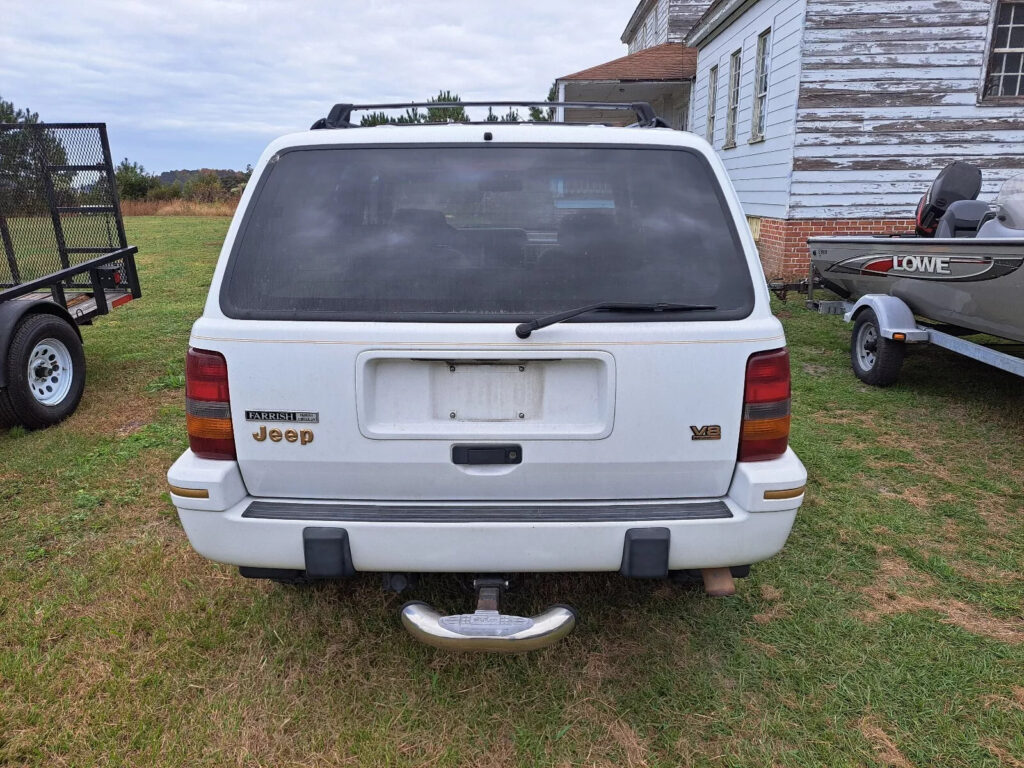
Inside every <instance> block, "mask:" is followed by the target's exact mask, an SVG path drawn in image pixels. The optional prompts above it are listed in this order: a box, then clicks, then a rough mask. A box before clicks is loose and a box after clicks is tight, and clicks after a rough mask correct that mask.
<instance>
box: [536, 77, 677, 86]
mask: <svg viewBox="0 0 1024 768" xmlns="http://www.w3.org/2000/svg"><path fill="white" fill-rule="evenodd" d="M693 80H694V78H692V77H673V78H663V77H623V78H619V79H617V80H609V79H607V78H597V79H594V80H583V79H579V78H571V77H560V78H558V79H557V80H555V82H556V83H588V84H593V83H607V84H608V85H614V84H615V83H692V82H693Z"/></svg>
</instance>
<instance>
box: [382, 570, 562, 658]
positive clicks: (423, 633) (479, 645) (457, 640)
mask: <svg viewBox="0 0 1024 768" xmlns="http://www.w3.org/2000/svg"><path fill="white" fill-rule="evenodd" d="M473 588H474V589H475V590H476V598H477V604H476V611H475V612H473V613H463V614H458V615H454V616H442V615H441V614H440V613H438V612H437V611H436V610H434V609H433V608H432V607H431V606H429V605H427V604H426V603H423V602H410V603H406V604H405V605H403V606H402V624H404V625H405V628H406V629H407V630H408V631H409V634H411V635H412V636H413V637H415V638H416V639H417V640H419V641H420V642H423V643H426V644H427V645H432V646H434V647H435V648H442V649H444V650H452V651H496V652H499V653H522V652H525V651H533V650H536V649H538V648H545V647H547V646H549V645H553V644H554V643H557V642H558V641H559V640H561V639H562V638H563V637H565V636H566V635H567V634H569V633H570V632H571V631H572V630H573V627H575V626H576V611H575V610H574V609H573V608H570V607H569V606H566V605H554V606H552V607H551V608H548V610H546V611H544V612H543V613H541V614H538V615H537V616H533V617H526V616H512V615H510V614H505V613H500V612H499V610H498V608H499V604H500V602H501V596H502V594H503V593H504V592H505V590H506V589H507V588H508V582H507V581H505V579H502V578H494V577H481V578H477V579H474V580H473Z"/></svg>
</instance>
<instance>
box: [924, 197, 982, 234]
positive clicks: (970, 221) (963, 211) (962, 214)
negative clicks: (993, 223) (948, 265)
mask: <svg viewBox="0 0 1024 768" xmlns="http://www.w3.org/2000/svg"><path fill="white" fill-rule="evenodd" d="M989 207H990V206H989V204H988V203H986V202H985V201H983V200H957V201H956V202H955V203H950V205H949V208H947V209H946V212H945V213H944V214H942V218H941V219H939V223H938V225H937V226H936V227H935V237H937V238H939V237H974V236H976V235H977V234H978V227H979V226H980V225H981V221H982V219H984V218H985V214H987V213H988V211H989Z"/></svg>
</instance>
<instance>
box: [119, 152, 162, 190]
mask: <svg viewBox="0 0 1024 768" xmlns="http://www.w3.org/2000/svg"><path fill="white" fill-rule="evenodd" d="M114 179H116V181H117V194H118V195H120V196H121V199H122V200H142V199H144V198H145V197H146V195H147V194H149V191H150V190H151V189H154V188H155V187H158V186H160V182H159V181H157V180H156V179H155V178H154V177H153V176H150V175H149V174H148V173H146V169H145V168H143V167H142V166H141V165H139V164H138V163H133V162H131V161H130V160H129V159H128V158H127V157H126V158H125V159H124V160H122V161H121V162H120V163H119V164H118V166H117V168H115V169H114Z"/></svg>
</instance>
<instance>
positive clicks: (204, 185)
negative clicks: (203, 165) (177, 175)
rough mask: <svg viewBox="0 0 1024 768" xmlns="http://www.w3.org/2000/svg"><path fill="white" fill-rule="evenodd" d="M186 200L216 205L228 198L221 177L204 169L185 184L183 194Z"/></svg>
mask: <svg viewBox="0 0 1024 768" xmlns="http://www.w3.org/2000/svg"><path fill="white" fill-rule="evenodd" d="M181 194H182V197H184V198H185V199H186V200H192V201H193V202H196V203H216V202H218V201H220V200H223V199H224V198H225V197H227V192H226V191H225V190H224V186H223V185H222V184H221V183H220V177H219V176H218V175H217V174H216V173H214V172H213V171H211V170H208V169H204V170H202V171H200V172H199V173H198V174H197V175H196V176H193V177H192V178H191V179H189V180H188V181H187V182H185V188H184V189H183V190H182V192H181Z"/></svg>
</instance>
